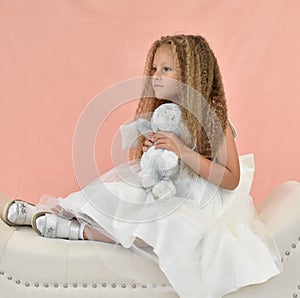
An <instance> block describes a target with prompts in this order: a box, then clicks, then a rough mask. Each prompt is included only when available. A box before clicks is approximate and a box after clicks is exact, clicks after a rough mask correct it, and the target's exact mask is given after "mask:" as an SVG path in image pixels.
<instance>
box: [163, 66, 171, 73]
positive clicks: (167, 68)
mask: <svg viewBox="0 0 300 298" xmlns="http://www.w3.org/2000/svg"><path fill="white" fill-rule="evenodd" d="M170 71H172V68H170V67H166V66H165V67H164V72H170Z"/></svg>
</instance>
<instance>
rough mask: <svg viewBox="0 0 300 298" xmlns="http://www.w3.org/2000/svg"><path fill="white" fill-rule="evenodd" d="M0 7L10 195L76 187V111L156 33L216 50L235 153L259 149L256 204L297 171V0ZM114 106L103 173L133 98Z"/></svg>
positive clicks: (132, 70)
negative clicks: (189, 38) (201, 40)
mask: <svg viewBox="0 0 300 298" xmlns="http://www.w3.org/2000/svg"><path fill="white" fill-rule="evenodd" d="M175 3H176V4H175ZM0 14H1V17H0V44H1V46H0V66H1V72H0V84H1V89H0V92H1V93H0V94H1V95H0V96H1V109H0V135H1V146H0V165H1V167H0V191H1V192H4V193H6V194H7V195H8V196H10V197H22V198H24V199H27V200H29V201H32V202H36V201H37V200H38V199H39V198H40V196H41V195H42V194H43V193H50V194H53V195H55V196H66V195H68V194H69V193H70V192H73V191H76V190H78V189H79V185H78V183H77V179H76V175H75V173H74V169H73V162H72V142H73V135H74V130H75V127H76V124H77V121H78V119H79V116H80V114H81V113H82V111H83V110H84V108H85V107H86V106H87V104H88V103H89V102H90V101H91V99H92V98H93V97H94V96H95V95H96V94H98V93H99V92H100V91H101V90H103V89H105V88H108V87H110V86H111V85H113V84H116V83H118V82H120V81H122V80H126V79H129V78H133V77H136V76H140V75H141V74H142V71H143V67H144V61H145V57H146V53H147V50H148V48H149V46H150V44H151V43H152V41H153V40H155V39H157V38H158V37H160V36H161V35H167V34H177V33H192V34H201V35H203V36H205V37H206V38H207V40H208V41H209V43H210V45H211V46H212V48H213V49H214V52H215V54H216V56H217V58H218V61H219V64H220V68H221V71H222V74H223V80H224V85H225V90H226V95H227V101H228V107H229V117H230V119H231V121H232V123H233V124H234V125H235V127H236V128H237V131H238V139H237V146H238V150H239V153H240V155H242V154H247V153H254V156H255V163H256V172H255V178H254V184H253V188H252V191H251V194H252V196H253V199H254V201H255V203H257V202H258V201H260V200H262V199H263V198H264V197H265V196H266V195H267V194H268V193H269V192H270V191H271V190H272V189H274V188H275V187H276V186H278V185H279V184H280V183H282V182H283V181H286V180H299V176H300V175H299V165H300V157H299V151H300V140H299V132H298V127H299V111H300V103H299V102H300V101H299V98H298V95H299V91H300V90H299V89H300V87H299V82H298V81H299V77H300V71H299V69H300V68H299V66H300V65H299V64H300V62H299V52H300V41H299V38H298V36H299V33H300V22H299V18H298V17H299V15H300V2H299V1H297V0H294V1H292V0H291V1H288V3H287V2H286V1H284V0H282V1H279V0H275V1H274V0H268V1H260V0H256V1H243V0H226V1H224V0H218V1H217V0H211V1H206V0H193V1H182V0H179V1H175V2H174V1H170V0H168V1H158V0H151V1H140V0H126V1H116V0H112V1H106V4H104V2H103V1H98V0H82V1H71V0H69V1H67V0H61V1H50V0H48V1H36V0H27V1H23V0H14V1H11V0H0ZM121 110H122V113H120V111H119V114H118V112H117V113H113V115H112V117H110V118H111V122H109V123H105V125H104V126H103V127H102V136H101V140H100V141H99V140H98V139H97V144H96V159H97V163H98V165H100V166H99V172H104V171H105V170H107V169H109V168H110V167H111V142H112V138H113V136H114V134H115V133H116V130H117V127H118V125H119V123H120V122H122V121H123V120H127V119H129V117H130V116H132V114H133V113H134V110H135V103H134V102H133V103H131V104H130V105H126V106H125V107H123V108H122V109H121ZM116 115H117V116H116ZM121 116H122V117H121ZM103 140H104V141H103Z"/></svg>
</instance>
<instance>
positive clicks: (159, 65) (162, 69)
mask: <svg viewBox="0 0 300 298" xmlns="http://www.w3.org/2000/svg"><path fill="white" fill-rule="evenodd" d="M152 67H153V70H152V72H153V74H152V76H153V78H152V86H153V89H154V92H155V96H156V97H157V98H159V99H167V100H174V99H176V98H177V88H176V73H175V67H174V57H173V53H172V51H171V46H170V45H169V44H164V45H161V46H160V47H159V48H158V49H157V50H156V52H155V55H154V60H153V65H152Z"/></svg>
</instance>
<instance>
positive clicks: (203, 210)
mask: <svg viewBox="0 0 300 298" xmlns="http://www.w3.org/2000/svg"><path fill="white" fill-rule="evenodd" d="M145 75H146V76H149V77H151V82H150V84H147V83H146V86H145V90H144V96H143V97H142V98H141V99H140V101H139V105H138V109H137V112H136V118H140V117H143V116H144V115H147V113H150V114H151V113H153V111H154V110H155V109H156V108H157V107H158V106H160V105H162V104H164V103H167V102H171V101H172V102H175V103H177V104H178V105H179V106H180V107H181V119H182V123H183V125H184V126H185V127H186V128H187V129H188V131H189V134H190V136H191V138H192V141H193V142H192V144H189V143H187V142H185V141H184V140H181V139H180V138H179V137H178V136H176V135H175V134H173V133H171V132H167V131H159V132H156V133H149V134H148V136H147V138H140V139H141V142H140V145H139V146H138V147H135V148H133V149H131V150H130V157H131V159H132V162H129V163H128V164H123V165H120V166H118V167H116V168H114V169H112V170H110V171H109V172H107V173H106V174H104V175H103V176H101V177H99V178H97V179H96V180H95V181H93V182H92V183H90V184H89V185H88V186H86V187H85V188H83V189H82V190H80V191H78V192H74V193H71V194H70V195H69V196H68V197H66V198H64V199H62V198H58V199H57V200H56V199H55V198H53V199H52V201H53V202H54V203H52V206H50V207H51V209H50V210H51V211H47V212H41V211H40V210H41V208H44V207H45V206H42V207H41V205H37V206H33V205H31V204H29V203H26V202H24V201H16V200H15V201H11V202H9V203H8V204H7V205H6V207H5V208H4V210H3V213H2V218H3V220H4V221H5V222H6V223H8V224H10V225H32V226H33V228H34V230H35V231H36V232H38V233H39V234H40V235H42V236H44V237H51V238H67V239H90V240H97V241H105V242H112V243H119V244H121V245H122V246H124V247H125V248H131V249H134V250H135V251H136V252H138V253H143V254H144V255H146V256H149V257H151V258H152V259H153V260H155V261H157V262H158V264H159V266H160V268H161V269H162V271H163V272H164V273H165V275H166V276H167V278H168V279H169V281H170V283H171V284H172V286H173V287H174V289H175V290H176V291H177V293H178V294H179V296H180V297H183V298H185V297H186V298H193V297H201V298H204V297H206V298H220V297H223V296H224V295H225V294H226V293H229V292H232V291H236V290H237V289H238V288H240V287H243V286H246V285H250V284H254V283H261V282H264V281H266V280H268V279H269V278H271V277H273V276H275V275H277V274H279V273H280V271H281V270H282V268H281V262H280V256H279V252H278V249H277V247H276V245H275V244H274V243H273V241H272V239H271V237H270V236H269V235H268V233H267V232H266V231H265V229H264V226H263V225H262V223H261V222H260V221H258V220H257V219H256V217H255V211H254V207H253V205H252V203H251V197H250V196H249V193H248V190H247V187H243V181H242V180H241V181H240V164H239V156H238V153H237V149H236V145H235V141H234V138H235V136H236V132H235V130H234V128H233V126H232V125H231V124H230V122H229V121H228V116H227V107H226V101H225V95H224V89H223V85H222V79H221V74H220V71H219V67H218V64H217V61H216V58H215V56H214V54H213V52H212V50H211V48H210V47H209V45H208V43H207V42H206V40H205V39H204V38H203V37H201V36H194V35H176V36H166V37H162V38H161V39H160V40H157V41H155V42H154V44H153V45H152V47H151V49H150V51H149V53H148V57H147V61H146V67H145ZM195 92H196V93H198V94H199V96H195ZM151 146H155V148H156V149H167V150H170V151H173V152H174V153H175V154H176V155H177V156H178V158H179V160H180V163H181V170H180V172H179V173H178V174H177V175H176V176H174V177H173V180H174V181H173V182H174V184H175V185H176V194H175V196H174V197H172V198H171V199H168V200H163V199H162V200H154V199H153V197H152V195H151V192H149V191H148V189H145V188H143V187H141V186H140V184H139V183H138V182H137V178H136V177H138V173H139V171H140V167H139V159H140V158H141V156H142V154H143V152H146V151H147V150H148V149H149V148H150V147H151ZM243 170H245V169H243V167H241V173H242V172H243ZM116 173H117V174H118V173H122V175H117V174H116ZM122 177H126V179H122ZM241 177H242V176H241ZM237 186H239V187H237ZM49 205H50V204H49Z"/></svg>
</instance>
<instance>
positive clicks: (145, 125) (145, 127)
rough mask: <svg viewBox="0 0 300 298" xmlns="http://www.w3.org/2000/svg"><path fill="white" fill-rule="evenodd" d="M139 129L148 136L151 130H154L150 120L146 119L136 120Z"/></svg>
mask: <svg viewBox="0 0 300 298" xmlns="http://www.w3.org/2000/svg"><path fill="white" fill-rule="evenodd" d="M136 127H137V130H138V131H139V132H140V133H141V134H142V135H143V136H144V137H147V134H148V133H149V132H153V129H152V126H151V123H150V121H148V120H146V119H138V120H136Z"/></svg>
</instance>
